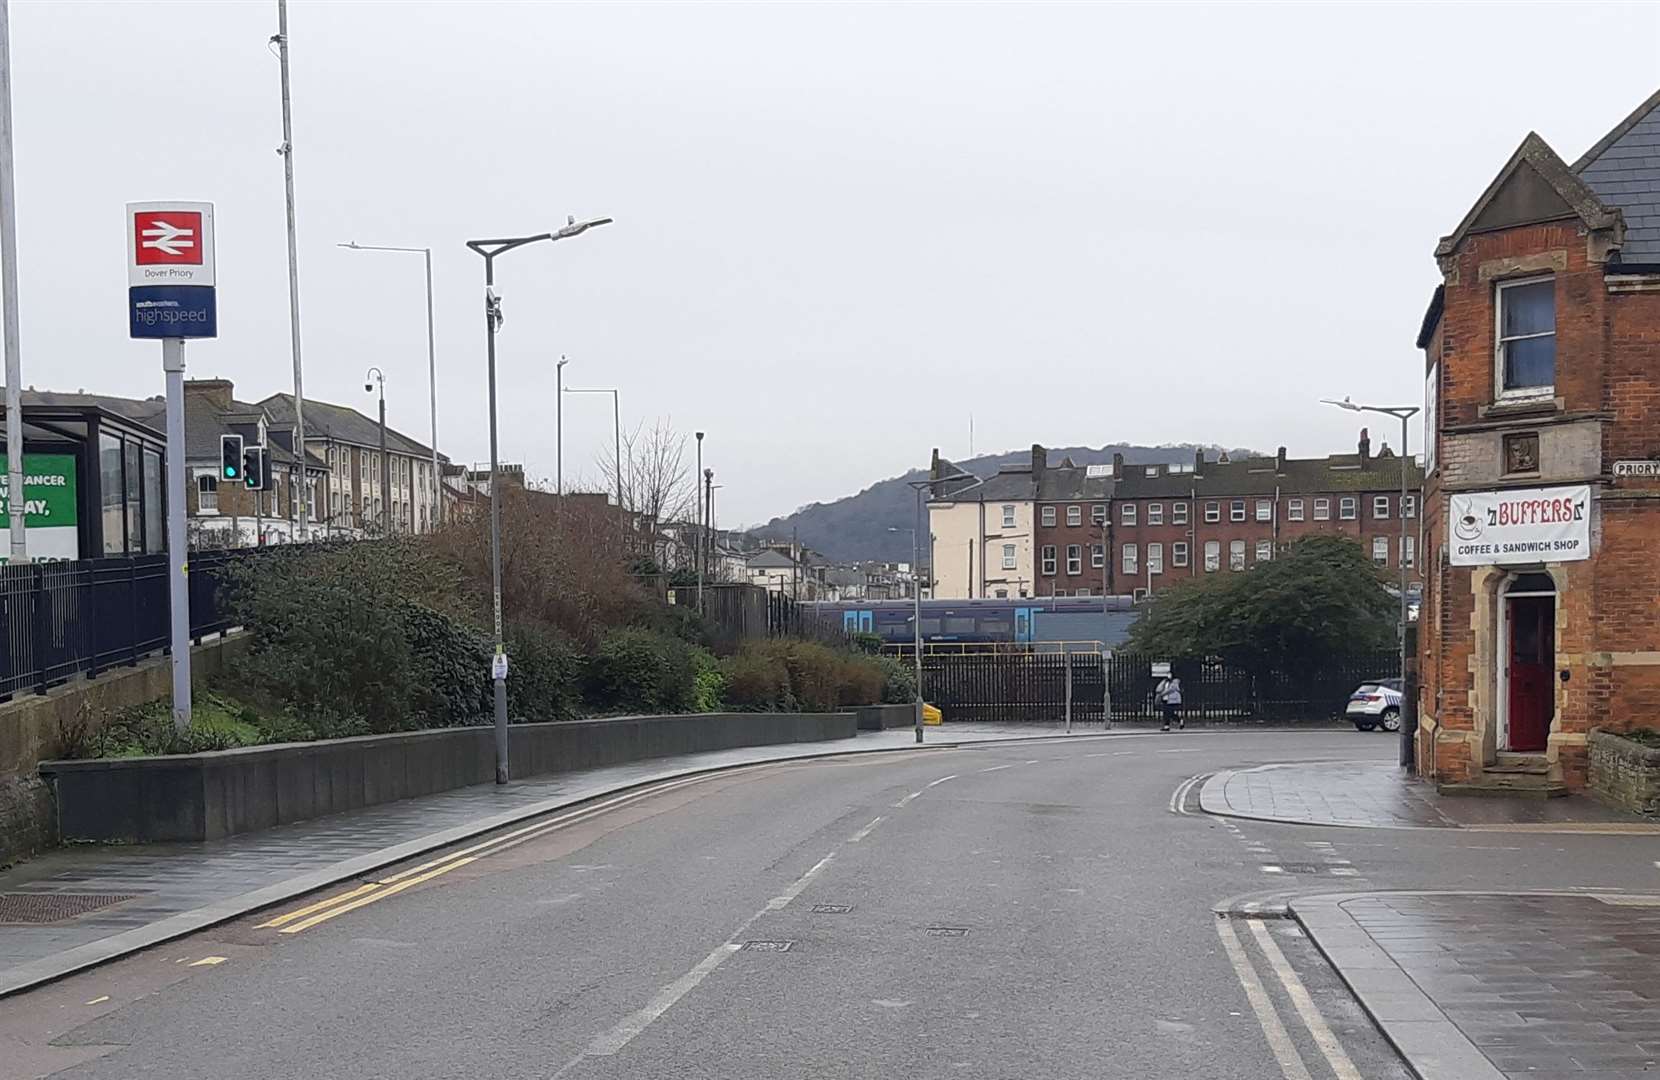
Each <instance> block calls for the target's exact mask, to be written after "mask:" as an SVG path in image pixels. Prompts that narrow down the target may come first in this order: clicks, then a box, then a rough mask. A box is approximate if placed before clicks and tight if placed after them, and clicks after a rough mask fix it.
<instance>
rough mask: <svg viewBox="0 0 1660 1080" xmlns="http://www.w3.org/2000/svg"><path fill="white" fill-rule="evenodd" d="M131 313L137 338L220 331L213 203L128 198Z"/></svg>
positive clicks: (131, 327)
mask: <svg viewBox="0 0 1660 1080" xmlns="http://www.w3.org/2000/svg"><path fill="white" fill-rule="evenodd" d="M127 318H128V327H129V330H130V333H131V336H132V337H135V338H210V337H217V336H218V331H219V325H218V324H219V316H218V304H217V298H216V296H215V290H214V264H213V204H212V203H205V202H143V203H128V204H127Z"/></svg>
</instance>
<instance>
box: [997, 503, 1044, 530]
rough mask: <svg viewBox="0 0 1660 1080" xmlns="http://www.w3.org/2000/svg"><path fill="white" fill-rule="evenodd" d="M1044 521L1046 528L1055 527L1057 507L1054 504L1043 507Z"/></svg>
mask: <svg viewBox="0 0 1660 1080" xmlns="http://www.w3.org/2000/svg"><path fill="white" fill-rule="evenodd" d="M1004 520H1005V521H1006V520H1008V519H1007V518H1005V519H1004ZM1042 521H1043V527H1044V528H1045V529H1053V528H1054V527H1055V508H1054V507H1053V506H1045V507H1044V508H1043V518H1042ZM1011 528H1012V526H1011Z"/></svg>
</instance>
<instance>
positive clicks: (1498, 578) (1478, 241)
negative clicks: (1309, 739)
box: [1417, 94, 1660, 789]
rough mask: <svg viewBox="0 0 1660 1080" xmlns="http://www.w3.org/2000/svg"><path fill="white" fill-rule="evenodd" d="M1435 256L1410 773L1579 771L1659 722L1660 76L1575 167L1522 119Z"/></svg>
mask: <svg viewBox="0 0 1660 1080" xmlns="http://www.w3.org/2000/svg"><path fill="white" fill-rule="evenodd" d="M1436 258H1437V261H1438V262H1439V264H1440V270H1441V275H1442V284H1441V286H1440V287H1439V288H1437V289H1436V291H1435V294H1434V297H1433V299H1432V301H1431V303H1430V307H1429V310H1428V312H1427V314H1426V315H1425V318H1424V322H1423V329H1422V332H1421V334H1420V336H1419V339H1418V344H1419V346H1420V347H1421V348H1423V349H1424V354H1425V355H1424V368H1423V373H1424V375H1425V379H1426V382H1425V388H1426V410H1425V411H1426V416H1427V418H1428V422H1427V424H1426V426H1427V429H1428V431H1429V432H1430V434H1431V439H1432V442H1431V444H1430V448H1429V449H1430V452H1431V456H1430V458H1429V464H1430V473H1429V477H1428V486H1427V489H1426V491H1427V496H1428V500H1427V503H1426V514H1425V522H1424V524H1425V538H1426V542H1427V545H1428V550H1429V551H1430V552H1431V553H1432V555H1431V558H1432V560H1433V563H1432V570H1433V572H1432V574H1431V580H1430V585H1429V588H1428V590H1427V593H1426V596H1425V600H1424V607H1423V611H1424V617H1423V618H1421V619H1420V627H1421V629H1420V639H1419V663H1420V670H1421V673H1422V674H1421V688H1420V716H1421V720H1420V726H1419V732H1418V747H1417V749H1418V762H1419V770H1420V772H1421V773H1422V774H1423V775H1425V776H1427V777H1431V778H1433V779H1435V780H1437V781H1438V782H1440V783H1442V784H1455V785H1470V786H1474V787H1492V786H1500V785H1511V786H1514V785H1515V784H1517V783H1533V784H1535V785H1537V786H1542V787H1553V788H1559V789H1560V788H1567V789H1575V788H1579V787H1582V786H1583V785H1584V784H1585V782H1586V767H1587V766H1586V737H1587V734H1588V733H1589V731H1590V730H1591V729H1592V728H1593V727H1608V728H1610V729H1615V730H1620V729H1627V728H1632V727H1642V728H1650V729H1654V728H1660V562H1656V560H1655V558H1654V552H1655V549H1656V546H1657V545H1660V475H1657V473H1660V465H1657V464H1655V462H1656V460H1657V459H1660V94H1656V95H1655V96H1653V97H1651V98H1650V99H1649V100H1648V101H1646V102H1644V103H1643V104H1642V106H1640V107H1639V108H1638V109H1637V110H1636V112H1634V113H1632V114H1631V116H1629V117H1627V118H1626V120H1625V121H1623V122H1622V123H1621V124H1620V125H1619V126H1617V127H1616V128H1614V130H1613V131H1612V132H1610V133H1609V134H1608V136H1607V137H1606V138H1604V139H1603V140H1602V141H1600V142H1599V143H1597V145H1596V146H1594V147H1592V148H1591V149H1590V151H1588V152H1587V153H1586V154H1585V156H1584V157H1582V158H1580V159H1579V161H1577V162H1576V163H1575V164H1574V165H1572V166H1571V167H1570V166H1569V165H1568V164H1567V163H1566V162H1564V161H1563V160H1562V158H1560V157H1558V156H1557V154H1556V152H1555V151H1554V150H1552V149H1551V147H1550V146H1549V145H1547V144H1546V143H1545V141H1544V140H1543V139H1541V138H1540V137H1539V136H1538V135H1535V134H1529V135H1528V136H1527V138H1526V139H1525V140H1523V142H1522V144H1521V146H1520V147H1519V148H1518V149H1517V150H1516V152H1515V154H1513V155H1512V156H1511V158H1510V160H1509V161H1508V162H1507V163H1505V165H1504V167H1503V168H1502V169H1501V170H1500V171H1499V173H1498V176H1497V177H1496V178H1495V179H1494V180H1493V182H1492V184H1491V185H1489V187H1488V188H1487V190H1486V191H1485V192H1483V193H1482V195H1481V197H1480V198H1479V199H1478V200H1477V201H1476V203H1475V205H1474V206H1473V207H1472V208H1471V209H1470V211H1469V213H1468V214H1466V215H1465V217H1464V220H1463V221H1462V222H1460V223H1459V225H1458V227H1457V228H1456V229H1455V230H1454V231H1453V232H1452V233H1451V234H1450V235H1448V236H1446V237H1445V238H1443V239H1442V240H1441V242H1440V244H1439V246H1438V247H1437V248H1436Z"/></svg>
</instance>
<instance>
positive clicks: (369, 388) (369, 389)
mask: <svg viewBox="0 0 1660 1080" xmlns="http://www.w3.org/2000/svg"><path fill="white" fill-rule="evenodd" d="M363 390H364V392H365V393H369V394H372V393H374V392H375V384H374V383H367V382H366V383H364V384H363Z"/></svg>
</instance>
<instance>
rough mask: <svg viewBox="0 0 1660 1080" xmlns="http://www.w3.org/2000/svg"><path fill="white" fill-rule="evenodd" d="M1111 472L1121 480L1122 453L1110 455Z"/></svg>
mask: <svg viewBox="0 0 1660 1080" xmlns="http://www.w3.org/2000/svg"><path fill="white" fill-rule="evenodd" d="M1112 474H1113V475H1114V476H1116V477H1118V478H1119V479H1120V480H1122V479H1123V478H1124V455H1123V454H1113V456H1112Z"/></svg>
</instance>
